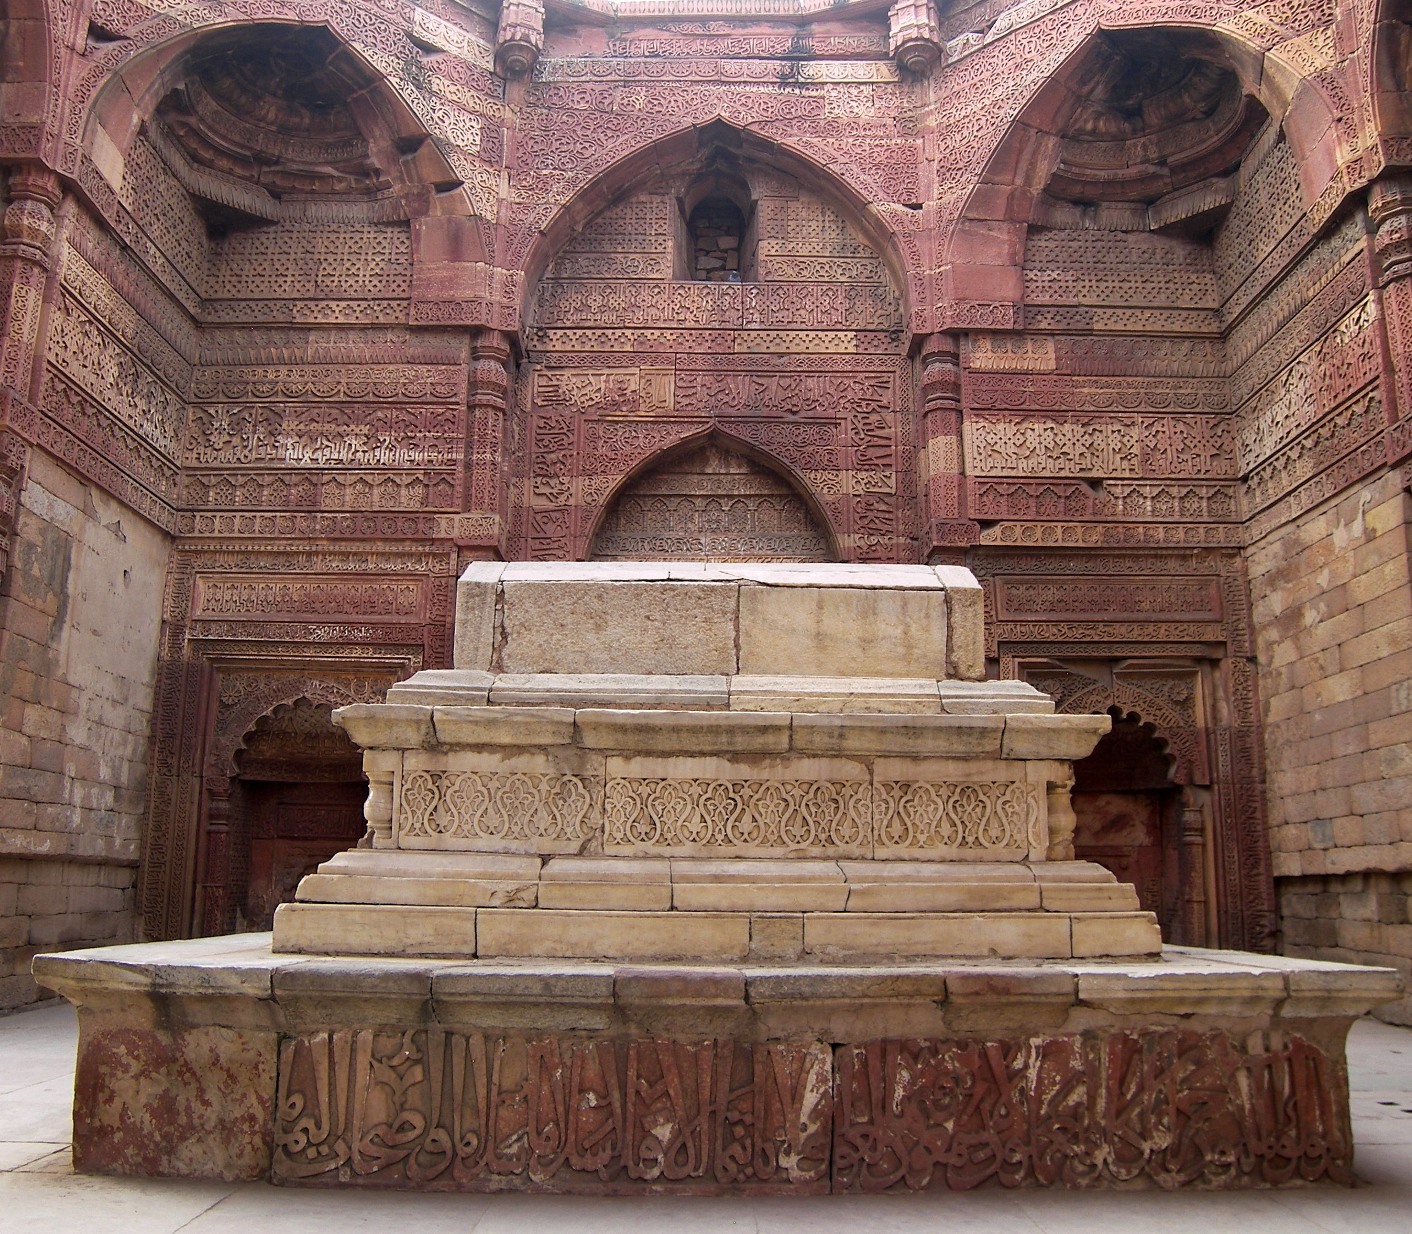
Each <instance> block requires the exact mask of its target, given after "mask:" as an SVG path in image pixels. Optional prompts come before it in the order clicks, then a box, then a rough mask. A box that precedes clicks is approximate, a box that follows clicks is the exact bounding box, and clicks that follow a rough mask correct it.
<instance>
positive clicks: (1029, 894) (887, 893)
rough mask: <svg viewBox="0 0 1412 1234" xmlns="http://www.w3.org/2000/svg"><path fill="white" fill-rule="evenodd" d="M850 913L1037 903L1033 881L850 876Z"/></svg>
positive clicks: (1018, 907) (993, 908)
mask: <svg viewBox="0 0 1412 1234" xmlns="http://www.w3.org/2000/svg"><path fill="white" fill-rule="evenodd" d="M847 907H848V911H849V912H851V913H975V912H1017V911H1025V910H1032V909H1038V908H1039V907H1040V893H1039V887H1038V886H1037V885H1036V884H1035V883H1034V882H1014V883H1002V882H980V883H964V882H961V881H959V880H951V881H946V882H922V881H920V880H917V881H910V882H901V883H899V882H864V881H857V882H855V881H854V880H853V879H851V878H850V879H849V883H848V905H847Z"/></svg>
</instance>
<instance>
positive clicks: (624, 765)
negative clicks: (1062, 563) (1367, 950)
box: [35, 563, 1398, 1193]
mask: <svg viewBox="0 0 1412 1234" xmlns="http://www.w3.org/2000/svg"><path fill="white" fill-rule="evenodd" d="M457 601H458V608H457V625H456V642H455V664H454V667H453V668H452V669H449V670H442V671H429V672H423V673H419V674H417V675H416V676H414V677H412V678H411V679H410V680H408V681H406V682H403V683H400V684H399V685H397V686H395V687H394V688H393V689H392V690H391V691H390V692H389V695H388V699H387V701H386V702H385V703H381V704H372V705H362V706H354V707H347V708H343V709H342V710H341V711H339V712H337V713H335V719H336V721H337V722H338V723H339V724H341V725H342V726H343V727H344V728H345V729H346V730H347V731H348V733H349V735H350V736H351V737H352V738H353V740H354V741H355V742H357V743H358V744H359V745H360V746H361V747H362V748H363V750H364V752H365V753H364V768H365V771H366V774H367V777H368V781H369V795H368V802H367V807H366V817H367V820H368V832H367V835H366V837H365V839H364V841H363V844H362V845H361V846H360V847H359V848H358V849H356V850H354V851H351V852H347V853H343V854H340V855H339V856H337V857H335V858H334V859H333V860H331V861H328V862H325V863H324V864H323V865H322V866H320V867H319V868H318V870H317V871H315V872H314V873H312V874H310V875H309V876H307V877H306V878H305V879H304V880H303V882H302V883H301V884H300V887H299V890H298V893H297V897H296V900H295V901H294V902H293V903H290V904H286V905H283V906H282V907H281V908H280V909H279V910H278V912H277V913H276V915H275V923H274V931H273V935H272V936H247V937H243V938H241V937H237V938H232V939H226V940H204V941H202V940H198V941H193V942H187V943H174V944H152V945H150V946H145V947H132V948H114V949H106V950H102V951H93V952H74V953H69V954H66V955H55V956H42V957H38V958H37V959H36V961H35V975H36V977H37V978H38V979H39V980H40V981H41V982H43V983H44V984H46V985H48V986H50V987H51V988H53V989H56V990H58V991H59V992H60V993H62V994H64V995H65V996H66V997H68V998H69V999H71V1000H72V1001H73V1002H74V1003H75V1004H76V1005H77V1007H78V1008H79V1019H80V1060H79V1072H78V1080H77V1089H76V1097H75V1154H76V1159H77V1161H78V1163H79V1165H80V1167H81V1168H84V1169H89V1170H95V1171H101V1172H111V1173H138V1174H153V1175H168V1174H176V1175H185V1176H210V1177H220V1178H258V1177H273V1178H274V1179H275V1180H277V1181H281V1182H286V1183H303V1184H327V1185H346V1186H394V1187H426V1188H432V1189H453V1190H454V1189H464V1190H500V1189H512V1188H523V1189H531V1190H563V1191H575V1192H579V1191H581V1192H595V1191H598V1192H602V1191H609V1192H633V1191H644V1190H645V1191H658V1190H660V1191H680V1192H720V1191H746V1192H777V1191H785V1192H800V1193H808V1192H848V1191H860V1190H861V1191H871V1190H888V1189H917V1188H926V1187H949V1188H969V1187H974V1186H980V1185H985V1184H992V1183H993V1184H998V1185H1004V1186H1044V1185H1049V1186H1073V1187H1083V1186H1111V1187H1142V1186H1157V1187H1172V1186H1197V1187H1251V1186H1274V1185H1282V1184H1286V1183H1298V1182H1323V1181H1331V1182H1348V1181H1351V1178H1352V1174H1351V1153H1352V1141H1351V1137H1350V1134H1349V1123H1348V1098H1347V1084H1346V1076H1345V1072H1344V1061H1343V1042H1344V1037H1345V1035H1346V1032H1347V1029H1348V1026H1349V1024H1350V1023H1351V1021H1352V1018H1353V1017H1354V1016H1356V1015H1359V1014H1361V1013H1363V1012H1364V1011H1366V1010H1368V1009H1369V1008H1371V1007H1373V1006H1375V1005H1377V1004H1378V1003H1380V1002H1382V1001H1385V1000H1387V999H1390V998H1392V997H1395V996H1396V994H1397V991H1398V976H1397V974H1396V973H1395V972H1392V971H1391V970H1383V969H1361V968H1354V967H1350V966H1345V965H1328V964H1313V963H1309V962H1299V961H1293V960H1282V959H1275V958H1271V957H1264V956H1244V955H1236V954H1232V953H1215V952H1197V951H1189V950H1183V949H1175V948H1163V945H1162V940H1161V936H1160V932H1159V930H1158V928H1157V923H1156V920H1155V919H1154V917H1153V916H1152V914H1151V913H1147V912H1144V911H1142V910H1141V909H1140V907H1139V904H1138V899H1137V895H1136V893H1135V892H1134V890H1133V888H1132V887H1131V886H1129V885H1127V884H1122V883H1119V882H1117V881H1116V880H1115V879H1114V878H1113V876H1112V875H1111V874H1110V873H1108V871H1106V870H1104V869H1103V868H1102V867H1100V866H1098V865H1095V864H1093V863H1090V862H1084V861H1076V860H1075V859H1074V853H1073V830H1074V816H1073V811H1072V808H1071V806H1070V803H1069V790H1070V787H1071V785H1072V783H1073V772H1072V762H1073V760H1075V759H1079V758H1083V757H1084V756H1086V755H1087V754H1088V753H1089V752H1090V751H1091V750H1092V749H1093V747H1094V745H1095V743H1096V742H1097V741H1098V739H1099V738H1100V736H1101V735H1102V734H1103V733H1104V732H1106V731H1107V728H1108V725H1109V721H1108V718H1107V717H1106V716H1065V715H1055V714H1054V713H1053V705H1052V703H1051V701H1050V700H1049V699H1048V697H1047V696H1045V695H1043V694H1040V693H1039V692H1038V691H1036V690H1034V689H1033V688H1031V687H1029V686H1027V685H1025V684H1023V683H1021V682H1013V681H1011V682H998V681H987V680H985V679H984V660H983V639H982V633H983V628H982V622H983V604H982V595H981V590H980V588H979V586H978V585H977V583H976V581H975V579H974V578H973V577H972V576H971V575H970V574H969V573H968V572H967V571H965V570H961V569H956V568H949V567H939V568H935V569H933V568H930V567H922V566H884V567H863V566H816V565H810V566H784V565H747V566H724V565H722V566H715V565H702V564H691V563H687V564H676V563H605V564H601V565H599V564H532V563H515V564H502V563H493V564H492V563H485V564H477V565H473V566H472V567H470V568H469V569H468V570H467V571H466V573H465V575H464V576H463V577H462V579H461V581H460V584H459V590H458V596H457Z"/></svg>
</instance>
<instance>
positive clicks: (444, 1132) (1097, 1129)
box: [273, 1027, 1352, 1193]
mask: <svg viewBox="0 0 1412 1234" xmlns="http://www.w3.org/2000/svg"><path fill="white" fill-rule="evenodd" d="M1346 1109H1347V1104H1346V1094H1345V1091H1344V1089H1343V1086H1342V1081H1341V1077H1340V1075H1339V1069H1338V1068H1337V1067H1336V1066H1334V1065H1333V1064H1332V1063H1331V1062H1330V1060H1329V1058H1328V1056H1327V1055H1325V1054H1324V1053H1323V1052H1322V1051H1321V1050H1320V1049H1319V1048H1318V1047H1316V1046H1315V1045H1313V1044H1311V1043H1310V1042H1308V1041H1306V1040H1304V1039H1302V1038H1299V1037H1296V1036H1289V1035H1286V1034H1283V1033H1277V1032H1276V1033H1272V1032H1269V1031H1262V1032H1257V1033H1253V1034H1242V1035H1240V1036H1237V1035H1234V1034H1230V1033H1225V1032H1221V1031H1194V1030H1178V1029H1168V1028H1155V1027H1148V1028H1144V1029H1142V1030H1122V1031H1120V1030H1092V1031H1088V1032H1083V1033H1078V1034H1068V1035H1059V1034H1056V1035H1052V1036H1044V1035H1042V1034H1037V1035H1031V1036H1028V1037H1024V1038H1016V1039H1008V1040H996V1039H956V1040H902V1041H896V1040H887V1041H869V1042H866V1043H857V1044H845V1045H837V1046H830V1045H829V1044H827V1043H824V1042H820V1041H804V1042H774V1043H769V1044H758V1043H749V1042H741V1041H734V1040H719V1039H717V1040H701V1039H696V1040H691V1041H668V1040H661V1039H656V1038H649V1039H636V1040H621V1039H612V1038H606V1037H591V1036H585V1035H583V1034H574V1035H563V1036H558V1035H543V1036H535V1037H525V1036H515V1035H505V1036H496V1035H490V1034H484V1035H483V1034H475V1033H460V1032H451V1031H447V1030H445V1029H441V1028H419V1029H413V1030H408V1031H405V1032H396V1031H393V1032H375V1031H373V1030H371V1029H344V1030H339V1031H335V1032H323V1033H312V1034H308V1035H304V1036H298V1037H292V1038H287V1039H286V1040H285V1042H284V1044H283V1046H282V1049H281V1052H280V1062H279V1095H278V1107H277V1110H276V1124H275V1153H274V1171H273V1173H274V1178H275V1180H276V1181H284V1182H303V1183H320V1182H326V1183H335V1182H340V1183H345V1184H347V1183H352V1184H354V1185H359V1184H361V1185H365V1186H368V1185H371V1186H379V1185H381V1186H394V1187H396V1186H403V1187H406V1186H416V1187H423V1188H431V1189H438V1190H468V1191H488V1190H500V1189H504V1188H523V1189H528V1190H549V1191H577V1192H604V1191H608V1192H612V1191H618V1192H621V1191H629V1190H638V1189H648V1188H650V1189H652V1190H669V1191H687V1192H689V1191H719V1190H722V1189H725V1190H731V1189H733V1188H742V1189H750V1190H756V1189H761V1188H764V1189H771V1190H773V1189H781V1190H789V1191H792V1192H795V1193H803V1192H819V1191H827V1190H833V1191H835V1192H842V1191H855V1192H856V1191H884V1190H920V1189H926V1188H945V1189H952V1190H968V1189H971V1188H974V1187H979V1186H995V1185H1000V1186H1006V1187H1012V1186H1017V1185H1018V1186H1051V1185H1062V1186H1067V1187H1105V1186H1115V1185H1116V1186H1122V1185H1124V1184H1127V1185H1139V1186H1140V1185H1147V1186H1154V1185H1155V1186H1159V1187H1163V1188H1167V1187H1174V1186H1196V1187H1241V1186H1251V1185H1267V1186H1268V1185H1278V1184H1281V1183H1288V1182H1294V1181H1305V1182H1315V1181H1331V1182H1347V1181H1348V1179H1349V1176H1350V1168H1349V1167H1350V1165H1351V1159H1350V1158H1351V1147H1352V1141H1351V1136H1350V1132H1349V1127H1348V1125H1347V1121H1346V1115H1344V1114H1343V1113H1342V1111H1344V1110H1346Z"/></svg>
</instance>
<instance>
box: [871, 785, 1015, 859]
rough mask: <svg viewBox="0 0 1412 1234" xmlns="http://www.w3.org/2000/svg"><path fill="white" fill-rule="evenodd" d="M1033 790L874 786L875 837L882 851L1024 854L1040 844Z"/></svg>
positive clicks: (978, 787)
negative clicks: (920, 850) (977, 851)
mask: <svg viewBox="0 0 1412 1234" xmlns="http://www.w3.org/2000/svg"><path fill="white" fill-rule="evenodd" d="M1042 822H1043V814H1042V813H1041V811H1040V803H1039V798H1038V794H1037V792H1036V790H1035V788H1034V786H1032V785H1029V784H1018V783H1015V782H1013V781H1012V782H1004V781H1001V782H980V781H975V782H973V781H967V782H964V783H960V784H955V783H943V784H935V783H927V782H921V783H916V782H908V781H900V782H898V781H893V782H885V781H880V782H878V783H876V784H874V785H873V835H874V838H875V842H876V845H877V848H878V850H879V851H881V850H883V849H893V848H896V849H913V850H915V849H926V850H927V851H929V852H933V851H935V852H964V851H967V850H970V851H975V850H982V851H987V852H996V853H999V852H1025V851H1028V850H1029V849H1031V848H1034V847H1038V845H1039V843H1040V831H1041V824H1042Z"/></svg>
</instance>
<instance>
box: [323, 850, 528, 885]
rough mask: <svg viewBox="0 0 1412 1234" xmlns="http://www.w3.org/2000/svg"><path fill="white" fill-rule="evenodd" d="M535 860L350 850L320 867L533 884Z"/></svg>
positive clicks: (338, 871) (491, 855)
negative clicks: (503, 880)
mask: <svg viewBox="0 0 1412 1234" xmlns="http://www.w3.org/2000/svg"><path fill="white" fill-rule="evenodd" d="M540 864H541V863H540V860H539V858H538V857H529V856H519V855H516V854H510V853H416V852H401V851H398V850H395V849H367V848H350V849H345V850H344V851H343V852H341V853H335V854H334V855H333V856H332V857H330V858H329V859H328V860H327V861H324V862H321V863H320V864H319V868H318V872H319V873H320V874H356V875H368V876H371V877H377V878H478V879H490V880H495V879H505V880H510V881H520V882H526V881H527V882H536V881H538V879H539V869H540Z"/></svg>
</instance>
